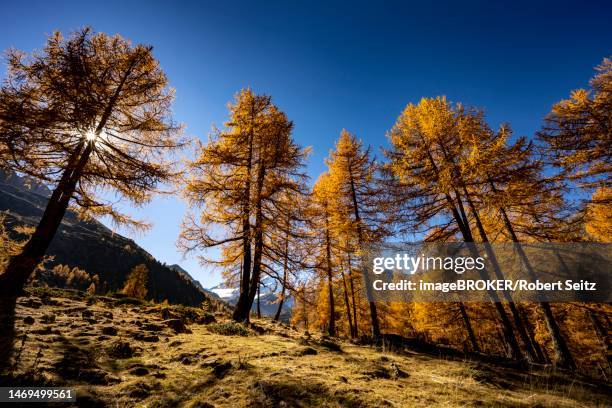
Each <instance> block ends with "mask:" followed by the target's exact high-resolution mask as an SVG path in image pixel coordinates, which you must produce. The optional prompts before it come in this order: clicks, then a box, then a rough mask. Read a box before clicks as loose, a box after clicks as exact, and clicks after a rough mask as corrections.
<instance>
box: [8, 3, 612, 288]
mask: <svg viewBox="0 0 612 408" xmlns="http://www.w3.org/2000/svg"><path fill="white" fill-rule="evenodd" d="M427 3H428V2H424V1H419V2H410V1H378V2H376V1H369V2H365V1H364V2H361V1H356V2H342V3H339V2H330V1H321V2H318V4H317V2H306V1H303V2H302V1H289V2H286V1H278V2H271V1H242V0H240V1H211V2H208V1H199V2H195V1H194V2H171V1H165V2H154V1H146V2H145V1H142V2H132V1H128V0H123V1H110V0H105V1H96V2H87V1H65V2H54V1H42V2H37V1H14V0H0V11H1V13H2V16H3V18H2V24H1V25H0V49H2V50H5V49H7V48H9V47H16V48H18V49H22V50H25V51H31V50H33V49H36V48H41V47H42V46H43V44H44V42H45V36H46V34H48V33H51V32H52V31H54V30H60V31H63V32H66V31H71V30H73V29H76V28H79V27H82V26H85V25H91V26H92V27H93V28H94V29H95V30H96V31H102V32H106V33H109V34H114V33H119V34H121V35H122V36H124V37H126V38H129V39H131V40H132V41H133V42H141V43H146V44H151V45H153V46H154V52H155V55H156V56H157V58H158V59H159V60H160V61H161V64H162V66H163V68H164V69H165V70H166V72H167V74H168V76H169V78H170V81H171V84H172V86H173V87H175V88H176V96H177V97H176V103H175V105H174V110H175V116H176V119H177V120H179V121H180V122H183V123H185V124H186V125H187V133H188V134H190V135H195V136H199V137H202V138H205V137H206V134H207V133H208V131H209V130H210V128H211V125H212V124H213V123H214V124H217V125H219V126H220V125H221V124H222V123H223V122H224V120H225V118H226V115H227V111H226V103H227V102H228V101H229V100H231V98H232V96H233V94H234V93H235V92H236V91H238V90H240V89H241V88H244V87H247V86H250V87H252V88H253V89H254V90H255V91H256V92H264V93H268V94H271V95H272V96H273V99H274V101H275V102H276V104H277V105H279V106H280V107H281V108H282V109H283V110H284V111H285V112H287V114H288V115H289V117H290V118H291V119H292V120H294V122H295V133H294V136H295V138H296V139H297V141H298V142H299V143H301V144H302V145H311V146H313V148H314V153H313V155H312V156H311V159H310V162H309V173H310V174H311V175H312V176H313V177H316V176H317V175H318V174H319V173H320V172H321V171H322V170H323V158H324V157H325V156H326V155H327V153H328V151H329V149H330V148H331V147H332V146H333V143H334V140H335V138H336V137H337V136H338V134H339V132H340V130H341V129H342V128H347V129H349V130H350V131H352V132H355V133H356V134H357V135H358V136H359V137H361V138H362V139H363V140H364V141H365V142H366V143H368V144H371V145H373V146H374V147H375V148H376V149H377V148H378V147H379V146H382V145H385V144H386V139H385V132H386V131H387V130H388V129H389V128H390V127H391V126H392V125H393V122H394V120H395V118H396V117H397V115H398V114H399V113H400V111H401V110H402V108H403V107H404V106H405V105H406V104H407V103H408V102H418V100H419V99H420V98H421V97H423V96H436V95H446V96H447V97H448V98H449V99H451V100H452V101H461V102H463V103H465V104H470V105H475V106H478V107H482V108H485V109H486V112H487V117H488V120H489V122H490V124H491V125H493V126H497V125H498V124H499V123H500V122H502V121H508V122H510V124H511V125H512V126H513V128H514V129H515V130H516V132H517V133H518V134H524V135H533V133H534V131H535V130H537V129H538V128H539V126H540V125H541V121H542V117H543V116H544V115H545V114H546V112H547V111H548V110H549V109H550V107H551V105H552V104H553V103H554V102H555V101H558V100H559V99H561V98H564V97H566V96H567V95H568V93H569V91H570V90H571V89H574V88H577V87H582V86H586V84H587V81H588V79H589V78H590V77H591V76H592V73H593V71H592V68H593V67H594V66H595V65H597V64H598V63H599V62H600V61H601V60H602V58H603V57H604V56H607V55H611V54H612V29H611V28H610V21H612V3H610V2H609V1H588V2H585V1H575V2H565V1H556V2H550V3H549V2H538V1H529V2H519V1H516V2H497V1H482V2H467V1H456V2H444V1H437V2H429V3H431V5H427ZM4 73H5V68H4V67H3V68H2V71H1V73H0V76H3V75H4ZM184 211H185V207H184V205H183V204H182V202H181V201H180V200H178V199H174V198H164V199H156V200H155V201H154V202H153V203H152V204H151V205H149V206H147V207H146V208H144V209H139V210H137V211H134V213H136V214H138V216H140V217H141V218H145V219H148V220H149V221H152V222H153V223H154V227H153V229H152V230H151V231H149V232H148V233H146V234H145V235H142V236H135V237H134V238H135V240H136V241H137V242H138V243H139V244H140V245H142V246H143V247H144V248H145V249H147V250H148V251H150V252H151V253H152V254H153V255H154V256H155V257H157V258H158V259H160V260H161V261H165V262H167V263H169V264H171V263H180V264H181V265H182V266H183V267H185V269H187V270H188V271H190V272H191V273H192V275H194V276H195V277H196V278H197V279H199V280H200V281H201V282H202V283H203V284H204V286H212V285H214V284H216V283H217V282H218V281H219V275H218V273H210V271H209V270H205V269H203V268H201V267H200V266H199V265H198V264H197V261H196V260H195V259H194V258H188V259H185V260H182V259H181V255H180V254H179V253H178V252H177V251H176V248H175V241H176V237H177V235H178V225H179V223H180V220H181V218H182V216H183V214H184Z"/></svg>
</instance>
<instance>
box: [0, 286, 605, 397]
mask: <svg viewBox="0 0 612 408" xmlns="http://www.w3.org/2000/svg"><path fill="white" fill-rule="evenodd" d="M30 292H31V293H30V294H29V297H23V298H21V299H20V301H19V304H18V306H17V319H16V322H17V323H16V330H17V335H18V336H19V338H21V336H22V335H24V334H26V333H27V334H28V336H27V339H26V341H25V342H24V343H22V344H21V345H20V351H19V355H18V357H17V359H16V361H15V364H14V365H13V367H14V368H12V369H11V372H10V373H9V375H8V376H7V377H5V378H4V379H3V378H2V376H0V386H12V387H16V386H22V387H26V386H45V387H59V386H63V387H69V388H73V389H75V393H76V398H77V401H76V402H75V403H74V404H62V405H57V406H68V405H69V406H76V407H186V408H188V407H192V408H193V407H208V408H210V407H219V408H221V407H228V408H229V407H231V408H236V407H249V408H255V407H257V408H268V407H270V408H275V407H287V408H288V407H329V408H339V407H350V408H378V407H397V408H400V407H428V408H429V407H508V408H510V407H555V408H579V407H580V408H584V407H593V408H595V407H604V406H609V405H610V396H611V389H610V385H609V383H604V382H601V381H595V380H591V379H588V378H586V377H583V376H580V375H578V374H577V373H572V372H567V371H565V370H551V369H550V368H546V367H540V366H533V367H531V368H530V369H529V370H525V369H520V368H517V367H516V366H515V365H513V364H505V363H504V362H495V361H486V360H481V359H478V358H476V357H469V356H464V355H462V354H461V353H460V354H459V355H456V356H451V355H445V354H439V350H436V349H434V350H430V351H426V350H421V349H419V348H417V347H414V346H410V347H409V346H405V347H400V348H389V347H386V348H382V347H374V346H372V345H358V344H355V343H353V342H349V341H343V340H341V339H330V338H323V337H320V335H318V334H312V335H311V334H308V333H306V332H301V331H297V330H294V329H292V328H290V327H288V326H286V325H283V324H274V323H272V322H271V321H270V320H269V319H253V324H252V325H250V326H243V325H240V324H237V323H233V322H230V321H228V320H227V317H225V316H224V315H223V314H222V313H215V314H214V315H211V314H210V313H208V314H205V315H204V316H205V317H206V318H205V319H202V318H200V319H194V318H193V316H191V312H192V310H189V309H191V308H186V307H179V306H170V307H166V306H164V305H159V304H157V305H152V304H146V303H145V304H142V305H126V304H118V302H117V301H116V300H115V299H112V298H108V297H104V296H97V297H95V298H93V299H91V298H88V297H87V296H85V295H84V294H83V293H78V292H74V291H71V292H69V291H59V290H53V291H46V290H44V289H41V290H35V291H30ZM88 300H89V302H88ZM86 312H87V313H86ZM196 312H200V313H205V312H204V311H202V310H201V309H198V310H197V311H196ZM209 312H212V310H211V311H209ZM170 315H172V316H178V317H179V318H181V319H183V320H184V322H185V325H186V329H183V330H179V331H177V330H174V329H173V328H171V327H170V326H168V324H167V322H168V321H167V320H165V319H166V318H167V317H168V316H170ZM181 316H183V317H181ZM190 316H191V317H190ZM204 316H203V317H204ZM50 317H51V318H52V322H50V320H51V318H50ZM171 321H174V320H171ZM24 338H25V336H24ZM3 380H4V381H3ZM9 405H12V404H8V405H7V406H9ZM19 406H21V405H19ZM33 406H35V405H33Z"/></svg>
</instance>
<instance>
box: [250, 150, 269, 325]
mask: <svg viewBox="0 0 612 408" xmlns="http://www.w3.org/2000/svg"><path fill="white" fill-rule="evenodd" d="M260 156H261V154H260ZM265 177H266V167H265V165H264V163H263V158H262V157H260V158H259V167H258V170H257V185H256V190H255V242H254V252H253V276H251V284H250V288H249V293H248V298H247V304H246V306H245V307H246V311H247V316H246V317H247V318H248V312H249V311H250V310H251V306H253V301H254V300H255V294H256V292H257V288H258V287H259V282H260V280H261V258H262V255H263V213H262V207H263V203H262V197H261V193H262V191H263V185H264V180H265Z"/></svg>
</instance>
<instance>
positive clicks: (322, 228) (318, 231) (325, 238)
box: [310, 173, 336, 336]
mask: <svg viewBox="0 0 612 408" xmlns="http://www.w3.org/2000/svg"><path fill="white" fill-rule="evenodd" d="M333 200H334V196H333V190H332V189H331V178H330V176H329V173H323V174H321V176H319V179H318V180H317V182H316V183H315V185H314V187H313V192H312V205H311V207H310V214H311V225H312V227H311V228H312V238H313V242H314V248H315V251H314V254H315V260H314V267H315V269H316V270H317V271H319V272H320V273H321V275H322V276H324V278H323V279H321V280H322V281H323V280H324V281H326V293H327V306H328V312H329V313H328V320H327V332H328V334H329V335H330V336H335V335H336V305H335V299H334V278H335V276H334V275H335V267H334V265H333V259H332V256H333V255H332V247H333V241H332V240H333V235H332V234H333V230H332V228H333V226H332V223H333V220H332V201H333Z"/></svg>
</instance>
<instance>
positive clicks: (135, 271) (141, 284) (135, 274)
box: [121, 264, 149, 299]
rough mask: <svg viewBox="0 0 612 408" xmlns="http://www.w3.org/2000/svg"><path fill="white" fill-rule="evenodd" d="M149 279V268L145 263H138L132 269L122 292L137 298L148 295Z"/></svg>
mask: <svg viewBox="0 0 612 408" xmlns="http://www.w3.org/2000/svg"><path fill="white" fill-rule="evenodd" d="M148 281H149V269H148V268H147V266H146V265H145V264H140V265H136V266H135V267H133V268H132V270H131V271H130V274H129V275H128V277H127V279H126V280H125V283H124V285H123V289H122V290H121V293H123V294H124V295H126V296H129V297H133V298H136V299H145V298H146V297H147V292H148V291H147V282H148Z"/></svg>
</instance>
